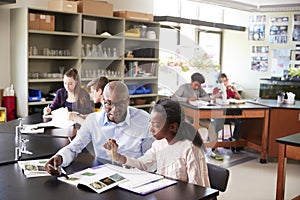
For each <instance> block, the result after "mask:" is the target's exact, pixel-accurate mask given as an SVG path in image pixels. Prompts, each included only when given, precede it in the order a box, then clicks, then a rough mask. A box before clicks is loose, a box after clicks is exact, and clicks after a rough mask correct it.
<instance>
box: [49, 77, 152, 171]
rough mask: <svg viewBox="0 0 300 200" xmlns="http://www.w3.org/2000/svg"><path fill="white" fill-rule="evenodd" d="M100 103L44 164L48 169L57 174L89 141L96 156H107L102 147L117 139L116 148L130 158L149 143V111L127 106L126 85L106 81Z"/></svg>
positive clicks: (100, 157) (147, 147) (102, 157)
mask: <svg viewBox="0 0 300 200" xmlns="http://www.w3.org/2000/svg"><path fill="white" fill-rule="evenodd" d="M102 103H103V109H101V111H100V112H93V113H91V114H89V115H88V116H87V118H86V119H85V120H84V122H83V124H82V125H81V128H80V129H79V130H78V131H77V134H76V136H75V138H74V139H73V140H72V142H71V143H70V144H68V145H67V146H65V147H64V148H62V149H61V150H59V151H58V152H57V153H56V154H55V155H54V156H53V157H52V158H51V159H50V160H49V161H48V162H47V163H46V164H45V168H46V170H47V171H48V173H50V174H52V175H57V174H59V171H58V170H57V167H58V166H63V167H64V166H68V165H69V164H70V163H71V162H72V161H73V160H74V159H75V158H76V157H77V155H78V154H79V153H80V152H81V151H82V150H83V149H84V148H85V147H86V146H87V145H88V144H89V143H90V142H92V144H93V148H94V152H95V157H96V158H98V159H109V157H108V156H107V154H106V151H105V149H104V148H103V145H104V143H105V142H106V141H107V140H108V139H109V138H116V139H118V142H119V152H120V153H122V154H124V155H127V156H130V157H134V158H138V157H140V156H142V155H144V153H145V152H146V151H147V150H148V149H149V148H150V147H151V144H152V142H153V141H154V138H153V137H152V135H151V133H150V123H149V122H150V115H149V113H147V112H146V111H144V110H141V109H137V108H134V107H131V106H129V93H128V88H127V86H126V85H125V84H124V83H123V82H121V81H112V82H109V83H108V84H106V86H105V87H104V90H103V102H102ZM49 164H51V165H53V166H54V168H55V170H54V169H52V168H51V167H50V166H49Z"/></svg>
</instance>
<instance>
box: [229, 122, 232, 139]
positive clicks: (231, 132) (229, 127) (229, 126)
mask: <svg viewBox="0 0 300 200" xmlns="http://www.w3.org/2000/svg"><path fill="white" fill-rule="evenodd" d="M229 130H230V137H231V138H233V134H232V128H231V123H230V124H229Z"/></svg>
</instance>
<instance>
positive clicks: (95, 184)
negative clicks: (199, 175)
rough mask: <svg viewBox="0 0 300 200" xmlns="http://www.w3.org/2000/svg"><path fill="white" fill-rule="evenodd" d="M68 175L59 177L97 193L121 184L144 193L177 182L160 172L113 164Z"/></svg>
mask: <svg viewBox="0 0 300 200" xmlns="http://www.w3.org/2000/svg"><path fill="white" fill-rule="evenodd" d="M68 177H69V178H68V179H67V178H65V177H59V178H58V179H59V180H60V181H63V182H66V183H69V184H72V185H75V186H77V187H78V188H89V189H92V190H93V191H95V192H97V193H101V192H103V191H105V190H108V189H110V188H112V187H115V186H119V187H120V188H123V189H126V190H129V191H131V192H135V193H138V194H142V195H144V194H148V193H150V192H153V191H156V190H159V189H162V188H164V187H167V186H169V185H173V184H175V183H176V181H174V180H169V179H165V178H164V177H163V176H161V175H158V174H153V173H148V172H145V171H141V170H139V169H136V168H130V169H128V168H124V167H120V166H116V165H111V164H105V165H100V166H96V167H94V168H87V169H85V170H82V171H79V172H76V173H73V174H70V175H68Z"/></svg>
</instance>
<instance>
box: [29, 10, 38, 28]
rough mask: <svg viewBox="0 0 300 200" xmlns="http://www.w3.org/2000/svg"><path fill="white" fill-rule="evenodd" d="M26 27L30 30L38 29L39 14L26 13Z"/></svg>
mask: <svg viewBox="0 0 300 200" xmlns="http://www.w3.org/2000/svg"><path fill="white" fill-rule="evenodd" d="M28 29H30V30H39V29H40V14H37V13H28Z"/></svg>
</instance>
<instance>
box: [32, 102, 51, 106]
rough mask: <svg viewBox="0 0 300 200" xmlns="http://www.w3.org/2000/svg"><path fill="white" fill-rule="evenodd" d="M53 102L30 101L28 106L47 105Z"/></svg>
mask: <svg viewBox="0 0 300 200" xmlns="http://www.w3.org/2000/svg"><path fill="white" fill-rule="evenodd" d="M51 103H52V101H37V102H28V106H38V105H47V104H51Z"/></svg>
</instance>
